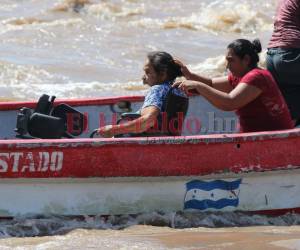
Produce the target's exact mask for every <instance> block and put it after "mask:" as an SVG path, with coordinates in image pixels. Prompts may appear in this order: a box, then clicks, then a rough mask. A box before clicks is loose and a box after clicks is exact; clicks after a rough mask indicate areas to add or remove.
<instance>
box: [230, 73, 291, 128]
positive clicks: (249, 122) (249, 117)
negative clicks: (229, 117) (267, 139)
mask: <svg viewBox="0 0 300 250" xmlns="http://www.w3.org/2000/svg"><path fill="white" fill-rule="evenodd" d="M228 80H229V83H230V84H231V85H232V86H233V87H234V88H235V87H236V86H237V85H238V84H239V83H246V84H249V85H251V86H254V87H257V88H259V89H261V90H262V93H261V94H260V95H259V96H258V97H257V98H256V99H254V100H253V101H251V102H250V103H248V104H247V105H245V106H244V107H242V108H240V109H238V110H236V114H237V116H238V117H239V122H240V132H254V131H270V130H281V129H291V128H293V127H294V124H293V121H292V118H291V115H290V112H289V110H288V107H287V105H286V103H285V101H284V99H283V97H282V95H281V92H280V90H279V88H278V87H277V84H276V82H275V80H274V78H273V77H272V75H271V73H270V72H269V71H267V70H264V69H259V68H256V69H253V70H251V71H249V72H248V73H247V74H246V75H244V76H243V77H241V78H238V77H234V76H233V75H232V74H229V76H228Z"/></svg>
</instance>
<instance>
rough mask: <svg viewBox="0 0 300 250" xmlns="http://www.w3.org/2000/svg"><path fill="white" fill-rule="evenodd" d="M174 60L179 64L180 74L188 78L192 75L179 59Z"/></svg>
mask: <svg viewBox="0 0 300 250" xmlns="http://www.w3.org/2000/svg"><path fill="white" fill-rule="evenodd" d="M174 62H175V63H176V64H177V65H179V66H180V69H181V72H182V75H183V76H184V77H185V78H186V79H187V80H190V79H191V77H192V72H191V71H190V70H189V69H188V67H187V66H186V65H185V64H184V63H183V62H182V61H180V60H179V59H174Z"/></svg>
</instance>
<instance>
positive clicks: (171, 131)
mask: <svg viewBox="0 0 300 250" xmlns="http://www.w3.org/2000/svg"><path fill="white" fill-rule="evenodd" d="M188 106H189V99H188V98H186V97H183V96H179V95H176V94H174V93H173V92H172V88H171V89H170V90H169V92H168V94H167V97H166V99H165V101H164V104H163V110H165V111H164V113H165V114H166V121H167V128H166V129H163V128H162V126H163V125H162V123H163V117H162V115H161V114H160V116H159V117H158V128H159V132H157V131H154V132H152V131H153V128H150V129H149V130H148V131H145V132H143V133H140V134H125V135H117V136H116V137H128V136H130V137H140V136H180V135H181V133H182V127H183V122H184V118H185V116H186V114H187V111H188ZM180 113H181V115H182V117H181V118H182V119H181V120H179V119H177V118H178V114H180ZM140 116H141V115H140V113H139V112H135V113H123V114H121V118H120V119H119V120H118V121H117V124H120V123H121V122H124V121H130V120H135V119H137V118H139V117H140ZM171 121H173V124H172V126H170V125H171V124H170V122H171Z"/></svg>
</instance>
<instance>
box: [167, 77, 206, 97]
mask: <svg viewBox="0 0 300 250" xmlns="http://www.w3.org/2000/svg"><path fill="white" fill-rule="evenodd" d="M201 84H202V83H201V82H197V81H190V80H184V81H177V82H175V83H174V84H173V85H172V87H174V88H179V89H181V90H182V91H184V92H185V93H186V94H187V95H188V94H190V93H193V94H199V91H198V88H199V87H201Z"/></svg>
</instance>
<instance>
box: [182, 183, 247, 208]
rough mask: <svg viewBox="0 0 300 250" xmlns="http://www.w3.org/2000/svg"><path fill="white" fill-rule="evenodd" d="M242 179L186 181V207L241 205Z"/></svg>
mask: <svg viewBox="0 0 300 250" xmlns="http://www.w3.org/2000/svg"><path fill="white" fill-rule="evenodd" d="M241 182H242V179H238V180H235V181H223V180H214V181H200V180H193V181H190V182H188V183H186V194H185V199H184V209H198V210H205V209H208V208H214V209H222V208H224V207H227V206H232V207H237V206H238V205H239V189H240V184H241Z"/></svg>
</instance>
